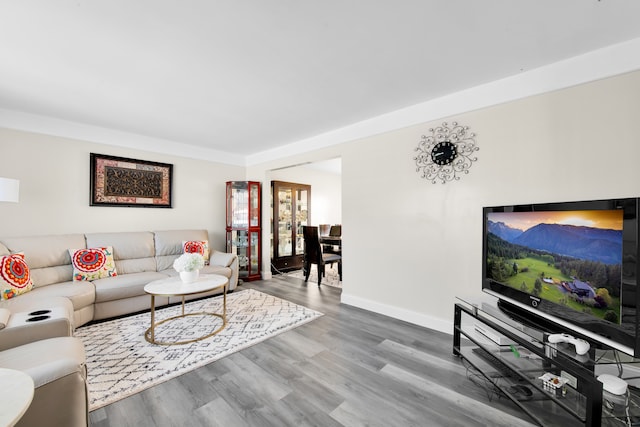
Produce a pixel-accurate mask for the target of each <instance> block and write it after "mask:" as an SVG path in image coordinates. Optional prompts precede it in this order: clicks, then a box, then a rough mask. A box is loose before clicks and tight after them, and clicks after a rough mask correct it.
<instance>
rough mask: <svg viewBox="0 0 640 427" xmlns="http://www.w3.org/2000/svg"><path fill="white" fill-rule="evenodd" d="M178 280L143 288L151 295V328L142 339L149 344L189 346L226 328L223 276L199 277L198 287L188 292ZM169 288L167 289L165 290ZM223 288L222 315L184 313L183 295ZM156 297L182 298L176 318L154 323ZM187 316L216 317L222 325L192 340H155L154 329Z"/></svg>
mask: <svg viewBox="0 0 640 427" xmlns="http://www.w3.org/2000/svg"><path fill="white" fill-rule="evenodd" d="M178 280H179V279H177V280H175V279H165V280H159V281H156V282H151V283H150V284H148V285H147V286H145V291H146V292H147V293H149V294H150V295H151V326H150V327H149V328H148V329H147V330H146V331H145V333H144V338H145V340H147V341H148V342H150V343H151V344H158V345H182V344H189V343H192V342H196V341H201V340H203V339H206V338H209V337H212V336H214V335H216V334H218V333H220V331H222V330H223V329H224V328H225V327H226V326H227V283H228V281H227V279H226V277H224V276H219V275H216V274H210V275H206V276H200V279H198V282H199V283H198V285H199V286H194V288H193V289H188V291H185V290H184V285H180V283H179V282H178ZM167 286H169V288H167ZM220 287H222V288H223V291H222V313H212V312H208V311H200V312H193V313H185V312H184V300H185V295H189V294H195V293H201V292H207V291H210V290H213V289H216V288H220ZM156 295H158V296H180V297H182V313H181V314H179V315H177V316H171V317H168V318H166V319H162V320H160V321H159V322H156V304H155V302H156V301H155V297H156ZM188 316H213V317H218V318H220V319H221V320H222V325H221V326H220V327H218V328H217V329H215V330H214V331H213V332H211V333H208V334H206V335H203V336H200V337H197V338H192V339H188V340H182V341H161V340H157V339H156V328H157V327H158V326H160V325H162V324H165V323H167V322H170V321H174V320H178V319H182V318H185V317H188Z"/></svg>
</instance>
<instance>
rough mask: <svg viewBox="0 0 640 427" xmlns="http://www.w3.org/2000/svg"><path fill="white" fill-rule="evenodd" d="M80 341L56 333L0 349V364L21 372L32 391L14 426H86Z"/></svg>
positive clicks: (83, 354)
mask: <svg viewBox="0 0 640 427" xmlns="http://www.w3.org/2000/svg"><path fill="white" fill-rule="evenodd" d="M85 360H86V357H85V352H84V346H83V344H82V341H80V339H78V338H74V337H57V338H49V339H45V340H40V341H35V342H32V343H29V344H24V345H20V346H18V347H14V348H10V349H7V350H4V351H0V367H2V368H8V369H15V370H18V371H22V372H25V373H26V374H28V375H29V376H31V378H32V379H33V382H34V386H35V391H34V395H33V400H32V402H31V405H30V406H29V408H28V409H27V412H26V413H25V414H24V415H23V417H22V418H21V419H20V421H18V423H17V424H16V425H17V426H42V427H46V426H65V427H75V426H85V427H86V426H87V425H89V403H88V391H87V368H86V365H85Z"/></svg>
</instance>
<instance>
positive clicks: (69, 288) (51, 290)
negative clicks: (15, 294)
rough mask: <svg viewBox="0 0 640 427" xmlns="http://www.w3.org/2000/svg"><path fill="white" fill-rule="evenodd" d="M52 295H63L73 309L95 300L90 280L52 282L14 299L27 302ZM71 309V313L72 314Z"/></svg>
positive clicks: (93, 288) (88, 304)
mask: <svg viewBox="0 0 640 427" xmlns="http://www.w3.org/2000/svg"><path fill="white" fill-rule="evenodd" d="M54 297H65V298H66V299H68V300H69V301H70V302H71V305H72V306H73V311H78V310H80V309H82V308H84V307H87V306H90V305H92V304H93V303H94V302H95V287H94V285H93V283H91V282H82V283H78V282H63V283H54V284H51V285H48V286H41V287H38V288H34V289H33V290H32V291H31V292H29V293H28V294H24V295H20V298H16V299H15V300H16V302H18V300H19V301H20V302H21V303H24V304H28V303H30V302H29V301H31V300H41V299H45V300H46V299H50V298H54ZM10 308H11V307H10ZM40 308H42V307H40ZM73 311H72V312H71V314H73Z"/></svg>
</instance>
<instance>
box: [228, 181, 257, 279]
mask: <svg viewBox="0 0 640 427" xmlns="http://www.w3.org/2000/svg"><path fill="white" fill-rule="evenodd" d="M260 197H261V195H260V183H259V182H255V181H229V182H227V252H230V253H234V254H236V255H238V263H239V278H240V279H243V280H247V281H251V280H260V265H261V264H262V259H261V258H262V257H261V244H260V240H261V235H260V234H261V227H260V222H261V219H260V217H261V214H260Z"/></svg>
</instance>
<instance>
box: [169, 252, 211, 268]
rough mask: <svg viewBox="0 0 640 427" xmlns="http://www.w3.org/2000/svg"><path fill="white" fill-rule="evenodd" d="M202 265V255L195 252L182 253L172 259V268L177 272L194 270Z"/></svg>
mask: <svg viewBox="0 0 640 427" xmlns="http://www.w3.org/2000/svg"><path fill="white" fill-rule="evenodd" d="M202 267H204V257H203V256H202V255H200V254H196V253H184V254H182V255H180V256H179V257H178V258H176V260H175V261H173V268H174V269H175V270H176V271H177V272H179V273H180V272H183V271H196V270H200V269H201V268H202Z"/></svg>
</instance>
